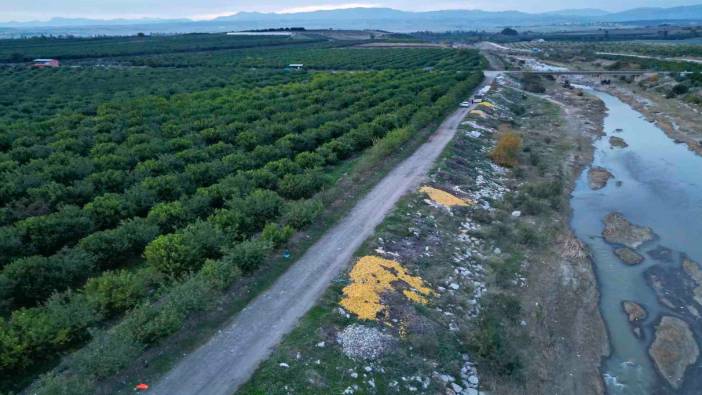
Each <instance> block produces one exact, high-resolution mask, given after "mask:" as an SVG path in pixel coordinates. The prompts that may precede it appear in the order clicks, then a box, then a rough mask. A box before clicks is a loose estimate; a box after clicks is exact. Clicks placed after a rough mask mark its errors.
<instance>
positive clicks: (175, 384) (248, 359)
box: [150, 76, 493, 395]
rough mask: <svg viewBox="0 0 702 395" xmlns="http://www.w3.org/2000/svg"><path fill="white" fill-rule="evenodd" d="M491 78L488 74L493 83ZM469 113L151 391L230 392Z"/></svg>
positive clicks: (447, 123) (444, 128)
mask: <svg viewBox="0 0 702 395" xmlns="http://www.w3.org/2000/svg"><path fill="white" fill-rule="evenodd" d="M492 79H493V77H491V76H490V77H486V79H485V82H484V84H485V83H491V82H492ZM470 110H471V109H470V108H461V109H459V110H457V111H455V112H454V113H453V114H451V115H450V116H449V117H448V118H447V119H446V120H444V122H443V123H442V124H441V125H440V126H439V128H438V129H437V131H436V132H435V133H434V134H433V135H432V136H431V137H430V138H429V141H427V142H426V143H424V144H423V145H422V146H421V147H420V148H419V149H418V150H417V151H416V152H415V153H414V154H412V156H410V157H409V158H407V159H406V160H405V161H403V162H402V163H400V164H399V165H398V166H397V167H396V168H395V169H394V170H393V171H392V172H390V173H389V174H388V175H387V176H386V177H385V178H383V179H382V180H381V181H380V182H379V183H378V184H377V185H376V186H375V187H374V188H373V189H372V190H371V191H370V192H369V193H368V195H366V196H365V197H364V198H363V199H362V200H361V201H359V202H358V204H357V205H356V206H355V207H354V208H353V209H352V210H351V212H350V213H349V214H348V215H347V216H346V218H344V219H343V220H342V221H341V222H339V223H338V224H337V225H336V226H334V227H333V228H332V229H330V230H329V231H328V232H327V233H326V234H325V235H324V236H323V237H322V238H321V239H320V240H319V241H317V243H315V244H314V245H313V246H312V247H310V249H309V250H307V252H306V253H305V254H304V255H303V256H302V257H301V258H300V259H299V260H298V262H296V263H295V264H294V265H293V266H292V267H291V268H290V269H289V270H288V271H287V272H285V273H284V274H283V275H282V276H280V278H279V279H278V280H277V281H276V282H275V284H273V286H271V288H270V289H268V290H267V291H265V292H264V293H262V294H261V295H259V296H258V297H257V298H256V299H254V300H253V301H252V302H251V303H250V304H249V306H247V307H246V308H245V309H244V310H242V311H241V312H240V313H239V314H238V315H237V316H236V317H234V319H233V320H232V321H231V322H230V323H229V324H228V325H227V326H226V327H225V328H223V329H222V331H221V332H220V333H218V334H217V335H216V336H214V337H213V338H212V339H210V340H209V341H208V342H207V343H206V344H204V345H203V346H202V347H200V348H199V349H198V350H196V351H195V352H193V353H192V354H190V355H188V356H186V357H184V358H183V360H181V361H180V362H179V363H178V365H176V367H175V368H174V369H173V370H171V372H169V373H168V374H167V375H166V376H164V377H163V378H162V379H161V381H160V382H159V383H157V384H156V385H155V386H153V387H152V390H151V391H150V393H153V394H163V395H175V394H188V395H192V394H208V395H219V394H221V395H231V394H232V393H234V391H236V389H237V388H239V386H241V385H242V384H244V383H245V382H246V380H248V378H249V377H250V376H251V375H252V374H253V372H254V371H255V370H256V368H257V366H258V365H259V363H260V362H261V361H263V360H264V359H266V358H267V357H268V356H269V355H270V352H271V351H272V349H273V347H275V345H276V344H278V342H280V340H281V339H282V338H283V336H284V335H286V334H287V333H288V332H290V331H291V330H292V329H293V328H294V327H295V325H296V323H297V321H298V320H299V319H300V318H301V317H302V316H303V315H304V314H305V313H306V312H307V311H308V310H309V309H310V308H312V307H313V306H314V304H315V303H316V302H317V300H318V298H319V297H320V296H321V295H322V293H323V292H324V291H325V290H326V288H327V287H328V286H329V284H330V282H331V281H332V280H333V279H334V278H335V277H336V276H337V275H338V274H339V273H340V272H341V271H342V270H343V269H344V268H346V266H347V265H348V264H349V262H350V260H351V257H352V256H353V253H354V252H355V251H356V250H357V249H358V248H359V247H360V245H361V244H362V243H363V241H365V239H366V238H368V237H369V236H370V235H371V234H372V232H373V230H374V228H375V227H376V226H377V225H378V224H380V223H381V222H382V220H383V218H384V217H385V215H386V214H387V213H388V212H389V211H390V210H391V209H392V208H393V206H394V205H395V203H396V202H397V201H398V200H399V199H400V197H401V196H402V195H404V194H405V193H407V192H409V191H412V190H414V189H416V188H417V187H418V186H419V184H420V183H421V182H422V180H423V179H424V177H425V176H426V174H427V172H428V171H429V169H430V168H431V166H432V164H433V162H434V160H435V159H436V158H437V157H438V156H439V155H440V154H441V152H442V151H443V149H444V148H445V147H446V145H447V144H448V143H449V141H451V139H452V138H453V136H454V134H455V133H456V130H457V128H458V126H459V124H460V122H461V120H463V118H464V117H465V115H466V113H467V112H468V111H470Z"/></svg>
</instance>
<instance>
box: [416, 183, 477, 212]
mask: <svg viewBox="0 0 702 395" xmlns="http://www.w3.org/2000/svg"><path fill="white" fill-rule="evenodd" d="M419 192H424V193H426V194H427V195H429V199H431V200H433V201H434V202H436V203H438V204H440V205H442V206H446V207H453V206H468V205H470V204H473V202H471V201H467V200H464V199H461V198H459V197H458V196H455V195H452V194H450V193H448V192H446V191H442V190H441V189H436V188H432V187H430V186H423V187H422V188H420V189H419Z"/></svg>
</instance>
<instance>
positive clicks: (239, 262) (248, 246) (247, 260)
mask: <svg viewBox="0 0 702 395" xmlns="http://www.w3.org/2000/svg"><path fill="white" fill-rule="evenodd" d="M271 247H272V246H271V243H270V242H269V241H267V240H247V241H244V242H241V243H239V244H236V245H235V246H233V247H231V248H229V249H227V251H226V252H225V254H224V257H223V258H222V260H223V261H224V262H225V264H227V265H236V266H238V267H239V268H241V270H242V271H243V272H247V273H250V272H252V271H254V270H256V269H257V268H258V267H259V266H260V265H261V263H263V260H264V259H265V257H266V254H268V252H270V250H271Z"/></svg>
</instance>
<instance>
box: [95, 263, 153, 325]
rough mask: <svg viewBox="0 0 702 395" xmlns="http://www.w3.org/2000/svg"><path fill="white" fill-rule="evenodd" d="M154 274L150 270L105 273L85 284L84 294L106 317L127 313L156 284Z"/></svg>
mask: <svg viewBox="0 0 702 395" xmlns="http://www.w3.org/2000/svg"><path fill="white" fill-rule="evenodd" d="M156 279H157V278H156V276H155V275H154V272H153V271H152V270H149V269H144V270H139V271H137V272H129V271H127V270H119V271H114V272H105V273H103V274H102V275H101V276H99V277H95V278H91V279H90V280H88V282H87V283H86V284H85V288H84V293H85V297H86V298H87V299H88V302H89V303H90V304H91V305H92V306H94V308H95V309H96V310H97V311H100V312H101V313H102V314H104V315H105V316H110V315H114V314H115V313H118V312H122V311H126V310H128V309H130V308H132V307H134V306H136V305H137V304H138V303H139V302H141V301H142V300H143V299H144V297H146V296H147V295H148V294H149V292H151V287H152V286H153V284H154V283H155V282H156Z"/></svg>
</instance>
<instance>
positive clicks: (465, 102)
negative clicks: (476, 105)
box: [458, 101, 470, 107]
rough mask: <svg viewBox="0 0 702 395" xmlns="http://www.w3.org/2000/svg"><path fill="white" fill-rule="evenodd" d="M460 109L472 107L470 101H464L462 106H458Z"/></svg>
mask: <svg viewBox="0 0 702 395" xmlns="http://www.w3.org/2000/svg"><path fill="white" fill-rule="evenodd" d="M458 106H459V107H470V102H469V101H462V102H461V104H459V105H458Z"/></svg>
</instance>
